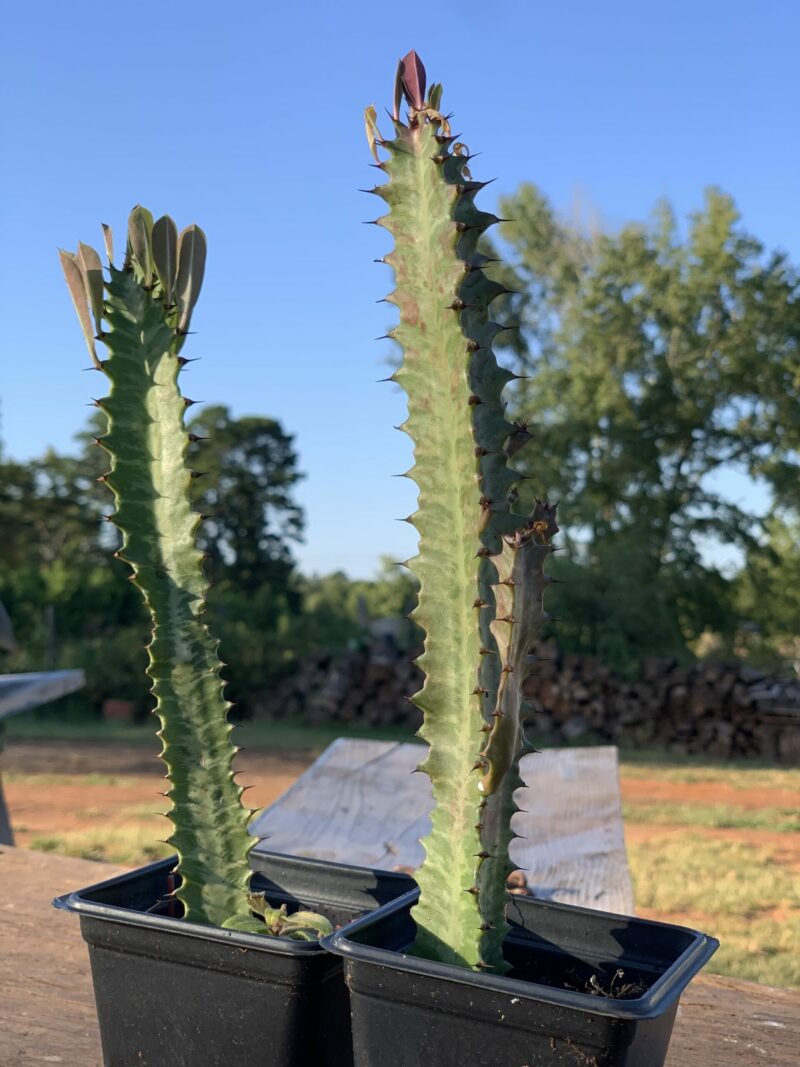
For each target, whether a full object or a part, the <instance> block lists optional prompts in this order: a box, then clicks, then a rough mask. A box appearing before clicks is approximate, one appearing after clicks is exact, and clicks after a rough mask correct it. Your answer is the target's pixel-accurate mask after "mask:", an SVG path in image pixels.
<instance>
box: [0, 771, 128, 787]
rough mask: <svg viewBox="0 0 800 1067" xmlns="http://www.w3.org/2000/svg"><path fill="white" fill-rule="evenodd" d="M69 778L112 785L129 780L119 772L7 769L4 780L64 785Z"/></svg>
mask: <svg viewBox="0 0 800 1067" xmlns="http://www.w3.org/2000/svg"><path fill="white" fill-rule="evenodd" d="M65 778H68V779H69V784H70V785H78V786H81V785H112V786H124V785H127V784H128V783H127V781H126V779H125V777H124V776H120V775H118V774H95V773H91V774H69V772H65V773H64V774H56V773H52V772H51V773H50V774H35V773H28V772H22V771H5V772H4V773H3V781H4V782H6V783H12V784H14V785H37V786H48V785H64V779H65Z"/></svg>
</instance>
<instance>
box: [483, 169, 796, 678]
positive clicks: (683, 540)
mask: <svg viewBox="0 0 800 1067" xmlns="http://www.w3.org/2000/svg"><path fill="white" fill-rule="evenodd" d="M501 213H502V214H503V215H504V216H507V217H509V218H511V219H514V220H515V221H514V222H513V223H506V224H504V226H503V227H502V231H501V233H502V239H503V240H504V241H505V242H507V244H508V246H509V249H510V252H511V261H512V264H513V266H512V268H511V270H510V271H508V272H507V275H506V277H507V278H508V279H510V280H508V285H509V288H511V289H516V290H518V294H517V295H514V296H511V297H509V298H507V304H508V307H507V311H509V312H510V314H511V315H512V316H513V317H514V318H515V319H516V321H517V323H518V325H519V327H520V329H519V333H518V335H517V337H516V340H515V341H514V342H513V344H512V345H511V349H512V351H513V352H514V354H515V356H516V359H517V362H518V364H519V366H520V369H521V372H522V373H524V374H527V375H530V377H529V378H528V379H527V380H525V381H524V382H522V383H520V384H521V388H520V389H519V390H518V393H517V401H518V404H519V410H520V412H521V413H524V414H525V415H527V416H528V418H529V421H530V428H531V430H532V432H533V433H534V435H535V441H534V443H533V444H532V445H531V446H530V447H529V450H528V451H527V453H526V455H525V460H524V462H525V465H526V470H527V472H528V473H529V474H530V475H531V482H530V485H531V486H533V487H534V489H535V491H536V492H538V493H539V494H545V493H546V494H548V495H550V496H553V497H555V498H557V499H559V500H560V501H561V504H560V508H559V517H560V519H561V524H562V527H563V528H564V530H565V537H566V544H567V546H568V556H569V560H568V561H567V562H562V563H561V564H560V572H561V576H562V577H564V578H565V579H567V580H568V584H565V585H563V586H560V587H559V588H558V591H557V593H556V595H555V597H554V600H553V601H551V603H552V602H555V603H556V604H557V607H556V609H555V610H556V613H557V614H558V615H560V616H561V617H562V622H561V624H560V625H559V629H558V633H559V636H560V638H561V639H562V641H564V642H565V643H567V644H571V645H572V646H573V647H576V648H579V649H585V650H591V651H593V652H599V653H600V654H602V655H605V656H607V657H608V658H611V659H612V661H614V662H615V663H616V664H617V665H621V666H628V667H630V666H631V665H632V664H633V663H635V662H636V661H637V660H638V659H639V658H640V657H641V655H643V654H646V653H649V652H676V653H685V652H686V649H687V647H688V646H689V645H690V644H691V642H692V641H693V640H694V639H696V637H697V636H698V635H699V634H700V633H701V632H702V631H703V630H704V629H707V628H709V627H710V628H712V629H715V630H718V631H721V632H725V633H730V632H731V631H732V629H733V628H735V626H736V623H737V614H736V610H735V603H734V597H733V590H732V586H731V583H730V582H729V581H728V580H727V579H726V576H725V575H724V574H723V573H722V571H721V568H720V567H719V566H717V565H715V564H714V563H713V562H712V560H713V556H714V553H713V547H714V546H715V545H719V544H725V545H733V546H737V547H738V548H739V549H741V550H742V551H743V552H744V553H747V555H748V558H750V559H752V558H754V556H756V555H757V554H758V552H759V546H760V544H761V543H762V541H763V537H764V533H765V530H764V524H763V521H762V518H761V514H760V510H761V509H759V508H758V507H757V506H756V501H755V499H754V498H757V497H758V496H759V493H757V492H755V491H754V492H753V494H752V495H751V498H749V499H745V500H743V501H736V500H735V499H734V498H733V497H732V496H731V494H730V493H729V492H726V491H725V478H724V475H725V473H726V472H730V471H737V472H740V473H744V474H746V475H747V476H749V477H750V478H752V479H754V480H756V481H757V482H758V483H759V484H760V486H762V487H765V488H767V489H768V490H769V493H770V494H771V498H772V500H774V501H776V502H778V503H779V504H780V505H782V506H783V507H785V508H795V509H796V508H797V507H798V505H800V482H799V481H798V449H799V448H800V405H798V392H799V391H800V352H799V351H798V349H799V348H800V282H799V281H798V276H797V272H796V270H795V269H794V267H793V266H792V265H791V264H790V263H789V262H788V260H787V258H786V256H785V255H783V254H782V253H780V252H771V253H770V252H767V251H766V250H765V249H764V247H763V246H762V245H761V243H760V242H759V241H757V240H756V239H755V238H753V237H752V236H750V235H748V234H747V233H746V232H745V231H744V230H743V229H742V227H741V225H740V221H739V217H738V215H737V212H736V208H735V206H734V203H733V201H732V200H731V198H730V197H728V196H726V195H725V194H723V193H721V192H719V191H718V190H715V189H712V190H709V191H708V192H707V194H706V197H705V202H704V205H703V208H702V209H701V210H700V211H698V212H697V213H696V214H695V215H693V216H692V217H691V219H690V220H689V225H688V227H687V229H686V232H685V233H684V232H682V231H681V229H680V227H679V226H678V223H677V221H676V219H675V217H674V215H673V213H672V211H671V210H670V208H669V207H668V206H667V205H666V204H661V205H660V206H659V207H658V209H657V210H656V212H655V214H654V217H653V219H652V220H651V221H650V222H649V223H647V224H629V225H626V226H624V227H623V228H622V229H620V230H619V231H618V232H615V233H610V232H608V233H605V232H591V231H587V230H586V229H584V228H581V227H579V226H576V225H573V224H571V223H569V222H565V221H563V220H561V219H559V218H558V217H557V216H556V214H555V212H554V211H553V209H552V207H551V206H550V204H549V203H548V202H547V201H546V199H545V198H544V196H543V195H542V194H541V193H540V192H539V191H538V190H537V189H536V188H535V187H534V186H532V185H524V186H522V187H521V188H520V189H519V190H518V192H517V193H516V194H515V195H514V196H512V197H509V198H507V199H505V200H504V201H503V202H502V204H501ZM760 495H761V496H762V497H763V492H761V494H760Z"/></svg>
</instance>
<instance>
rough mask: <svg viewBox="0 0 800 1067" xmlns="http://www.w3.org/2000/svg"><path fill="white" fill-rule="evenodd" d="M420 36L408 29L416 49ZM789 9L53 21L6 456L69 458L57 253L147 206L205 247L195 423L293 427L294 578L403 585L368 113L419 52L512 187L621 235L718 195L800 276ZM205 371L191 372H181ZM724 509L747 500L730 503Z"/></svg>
mask: <svg viewBox="0 0 800 1067" xmlns="http://www.w3.org/2000/svg"><path fill="white" fill-rule="evenodd" d="M415 26H416V27H417V28H413V27H415ZM799 37H800V4H797V3H796V0H765V2H764V3H762V4H758V5H755V4H752V3H751V2H745V0H725V2H721V0H694V2H692V3H688V2H685V0H672V2H671V3H669V4H660V5H655V4H652V3H645V2H644V0H640V2H633V0H608V2H607V3H605V4H597V3H596V2H590V0H572V2H565V3H562V4H554V3H552V2H543V0H527V2H506V3H503V4H494V5H479V4H478V3H476V2H475V0H457V2H456V0H453V2H443V3H437V2H435V0H433V2H432V3H429V4H428V5H427V6H425V7H423V8H419V7H416V6H411V5H409V6H403V5H400V4H393V5H389V4H381V5H371V4H369V5H368V4H366V3H355V2H348V0H340V2H338V3H336V4H332V3H320V2H309V3H294V4H280V5H278V4H275V3H270V2H269V0H267V2H266V3H265V2H264V0H261V2H260V3H253V2H246V3H233V4H228V5H224V6H220V5H209V4H200V3H197V2H196V0H195V2H193V3H187V2H180V3H167V2H163V3H160V4H157V5H153V4H151V5H145V4H141V5H139V6H138V7H132V6H131V5H114V4H110V3H107V4H105V5H100V4H98V3H94V2H91V0H89V2H83V3H80V4H72V5H68V4H62V3H56V2H54V0H49V2H46V3H42V2H36V0H31V2H29V3H26V4H19V5H13V6H12V5H7V6H6V8H5V13H4V15H3V21H2V25H1V26H0V78H1V79H2V108H0V114H1V115H2V117H0V144H2V154H3V157H4V159H3V165H2V168H1V169H0V185H1V186H2V196H1V197H0V227H1V229H0V232H2V236H3V254H2V256H1V257H0V439H1V440H2V441H3V443H4V448H5V451H6V453H7V454H10V455H12V456H14V457H16V458H20V459H24V458H26V457H30V456H34V455H36V454H39V453H41V452H42V451H43V450H44V448H46V447H47V446H48V445H52V446H54V447H56V448H58V449H67V448H70V447H72V444H71V439H72V437H73V435H74V434H75V433H76V432H78V431H79V430H80V429H81V428H82V426H83V425H84V422H85V418H86V415H87V409H86V408H85V407H84V406H83V405H84V404H85V403H86V402H87V401H88V399H89V397H90V396H91V395H92V392H93V390H95V389H96V388H97V384H96V382H95V380H94V377H93V376H92V375H91V374H86V373H83V371H82V368H83V367H84V366H85V364H86V362H87V360H86V352H85V349H84V346H83V341H82V339H81V336H80V332H79V329H78V326H77V322H76V321H75V318H74V314H73V312H72V309H71V307H70V304H69V298H68V295H67V292H66V289H65V286H64V283H63V280H62V276H61V271H60V268H59V265H58V261H57V256H56V249H57V247H59V246H61V247H67V248H74V247H75V245H76V243H77V241H78V240H79V239H80V240H84V241H88V242H90V243H95V244H96V245H98V244H99V242H100V236H99V234H100V230H99V224H100V222H108V223H111V224H112V225H113V226H114V227H115V229H116V230H117V231H118V245H119V244H120V242H121V238H122V233H123V232H124V231H123V228H124V223H125V219H126V217H127V213H128V211H129V209H130V208H131V207H132V206H133V204H135V203H137V202H141V203H143V204H145V205H146V206H148V207H149V208H151V210H153V211H154V212H155V213H157V214H161V213H164V212H167V213H169V214H172V215H173V217H175V219H176V220H177V222H178V223H179V225H181V226H183V225H186V224H187V223H189V222H197V223H199V224H200V225H201V226H203V228H204V229H205V230H206V232H207V234H208V239H209V265H208V271H207V274H206V282H205V286H204V290H203V294H202V296H201V300H200V304H199V306H198V309H197V311H196V313H195V317H194V320H193V327H194V328H195V329H196V330H197V331H198V333H197V335H196V336H195V337H193V338H192V339H191V342H190V345H187V348H186V350H185V353H186V354H187V355H193V356H199V357H201V361H200V362H199V363H195V364H193V365H192V368H191V371H190V374H189V375H187V377H186V379H185V388H186V392H187V393H188V394H189V395H190V396H192V397H193V398H197V399H199V400H204V401H208V402H215V403H225V404H228V405H229V406H230V407H231V408H232V410H233V412H234V413H235V414H238V415H241V414H248V413H263V414H269V415H273V416H276V417H278V418H279V419H280V420H281V421H282V422H283V424H284V426H285V427H286V428H287V429H288V430H289V431H290V432H292V433H294V434H295V435H296V441H297V446H298V449H299V453H300V459H301V466H302V469H303V470H304V472H305V474H306V479H305V481H304V482H303V485H302V489H301V491H300V494H299V495H300V498H301V501H302V503H303V505H304V507H305V508H306V513H307V533H306V543H305V545H303V546H301V547H300V548H299V549H298V556H299V558H300V561H301V564H302V566H303V568H304V569H306V570H309V571H313V570H316V571H328V570H332V569H335V568H337V567H340V568H343V569H345V570H347V571H348V572H349V573H350V574H352V575H368V574H371V573H372V572H373V571H374V569H375V565H376V561H377V558H378V556H379V555H381V554H382V553H386V554H389V555H391V556H393V557H394V558H397V559H403V558H405V557H406V556H407V555H409V553H410V552H412V551H413V544H414V541H413V536H414V535H413V530H411V528H410V527H408V526H407V525H405V524H403V523H398V522H396V521H394V520H395V518H396V517H397V516H401V515H407V514H408V513H409V511H411V510H413V503H414V498H413V487H412V486H411V484H410V483H408V482H406V481H405V480H403V479H394V478H391V477H390V475H392V474H394V473H396V472H399V471H402V470H405V469H406V468H407V467H408V465H409V458H410V457H409V448H410V445H409V442H408V440H407V439H406V438H405V437H404V436H403V435H401V434H398V433H395V432H394V431H393V430H392V428H391V427H392V425H393V424H396V423H398V422H400V421H401V420H402V415H403V401H402V397H401V395H400V394H399V393H398V392H396V391H395V390H394V387H393V386H389V385H378V384H376V379H378V378H381V377H383V376H384V375H385V373H386V371H385V360H386V357H387V355H388V349H387V348H386V347H385V346H386V344H387V342H379V343H375V342H374V341H373V340H372V338H374V337H376V336H378V335H379V334H382V333H384V332H385V330H386V327H387V326H389V325H391V322H392V318H391V309H390V308H388V307H387V305H385V304H379V303H376V301H377V300H378V299H379V298H380V297H381V296H383V294H384V292H385V290H386V288H387V284H388V281H389V277H388V271H387V269H386V268H385V267H380V266H376V265H375V264H373V262H372V261H373V259H374V258H375V257H377V256H380V255H382V254H383V252H384V251H386V249H387V247H388V244H387V242H388V235H387V234H385V233H384V232H383V231H381V230H378V229H376V228H375V227H370V226H361V225H360V221H361V220H363V219H366V218H369V217H371V216H374V214H375V206H374V203H372V202H370V199H371V198H367V197H365V196H363V195H361V194H359V193H358V192H357V189H358V188H359V187H363V186H365V185H368V184H370V183H371V181H372V179H373V177H374V174H375V172H374V171H371V170H370V169H369V167H368V163H369V161H370V157H369V153H368V151H367V147H366V143H365V140H364V133H363V120H362V114H363V108H364V106H365V105H366V104H369V103H375V104H377V105H378V106H379V108H380V107H383V106H389V105H390V102H391V92H392V82H393V76H394V68H395V64H396V61H397V58H398V57H399V56H400V55H402V54H404V53H405V52H406V51H407V50H408V49H409V48H412V47H413V48H416V49H417V51H418V52H419V53H420V54H421V56H422V58H423V59H424V61H425V63H426V66H427V68H428V74H429V79H430V80H438V81H442V82H443V83H444V87H445V96H444V103H445V105H446V107H447V108H448V109H452V110H454V111H455V125H456V128H457V129H458V130H459V131H461V132H462V133H463V136H464V139H465V140H466V142H467V143H468V144H469V146H470V148H471V149H472V150H473V151H481V152H482V153H483V154H482V156H481V158H480V159H479V160H477V161H476V164H475V166H474V167H473V170H474V172H475V174H476V177H495V176H496V177H497V178H498V181H497V182H496V184H495V185H494V186H492V189H491V191H490V190H487V192H486V193H484V194H483V204H484V206H486V207H488V208H491V207H492V205H493V202H494V198H495V197H496V196H498V195H501V194H503V193H504V192H510V191H512V190H513V189H514V188H515V186H516V185H517V184H518V183H519V182H521V181H523V180H533V181H535V182H537V183H538V184H539V185H540V186H541V187H542V188H543V189H544V191H545V192H546V193H547V195H549V196H550V198H551V199H552V200H553V202H554V203H555V204H556V206H557V207H558V208H559V209H561V210H563V211H565V212H568V211H571V210H572V209H573V205H574V204H575V203H576V202H580V203H584V204H591V205H592V206H593V208H594V209H595V210H596V211H597V212H598V213H599V215H600V217H601V218H602V220H603V221H604V222H605V224H606V225H608V226H612V227H613V226H617V225H619V224H621V223H622V222H624V221H626V220H628V219H632V218H643V217H645V216H646V215H647V214H648V213H649V211H650V210H651V208H652V206H653V204H654V202H655V201H656V200H657V199H658V198H659V197H662V196H666V197H668V198H669V199H670V200H671V201H672V202H673V204H674V205H675V207H676V209H677V210H678V212H679V213H681V214H685V213H687V212H689V211H691V210H694V209H695V208H697V207H698V206H699V205H700V203H701V197H702V190H703V188H704V187H705V186H707V185H709V184H718V185H720V186H722V187H723V188H724V189H726V190H727V191H728V192H730V193H732V194H733V196H734V197H735V199H736V201H737V203H738V205H739V208H740V211H741V213H742V215H743V219H744V224H745V225H746V227H747V228H748V229H749V230H750V231H751V232H753V233H754V234H756V235H757V236H758V237H759V238H760V239H761V240H762V241H764V242H765V244H766V245H767V246H768V247H781V248H784V249H786V250H788V251H789V252H790V254H791V255H792V256H793V257H794V258H795V259H798V258H800V236H798V228H797V217H798V216H797V210H798V209H797V202H798V193H799V192H800V146H799V144H798V136H797V132H798V119H797V82H796V45H797V40H798V38H799ZM190 348H191V351H190ZM732 484H733V483H732Z"/></svg>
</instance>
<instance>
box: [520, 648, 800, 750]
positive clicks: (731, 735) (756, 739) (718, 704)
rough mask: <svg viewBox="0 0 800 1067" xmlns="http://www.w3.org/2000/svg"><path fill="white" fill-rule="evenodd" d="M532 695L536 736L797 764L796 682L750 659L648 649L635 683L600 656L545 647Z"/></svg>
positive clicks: (799, 705)
mask: <svg viewBox="0 0 800 1067" xmlns="http://www.w3.org/2000/svg"><path fill="white" fill-rule="evenodd" d="M526 693H527V696H528V700H529V701H530V705H531V710H530V717H529V723H530V732H531V733H532V734H534V735H536V736H539V737H551V736H553V737H555V738H557V739H561V740H564V741H573V740H576V739H578V738H581V737H586V739H587V740H588V739H590V738H591V737H592V736H599V737H602V738H606V739H608V740H610V741H614V742H615V743H616V744H619V745H620V746H622V747H627V748H653V747H657V748H668V749H671V750H672V751H675V752H685V753H704V754H705V755H708V756H714V757H719V758H729V757H733V756H744V757H760V758H763V759H768V760H779V761H780V762H784V763H797V762H800V685H798V683H797V682H779V681H775V680H769V679H767V678H766V677H765V675H764V674H763V673H762V672H760V671H757V670H755V669H753V668H752V667H748V666H746V665H744V664H723V663H718V662H713V661H703V662H700V663H697V664H695V665H693V666H692V667H684V666H680V665H679V664H678V663H677V662H676V661H675V660H673V659H667V658H660V657H651V658H648V659H646V660H645V661H644V663H643V664H642V670H641V672H640V675H639V677H638V678H637V679H636V680H630V681H629V680H626V679H624V678H621V677H620V676H619V675H616V674H614V673H613V672H612V671H611V670H610V669H609V668H608V667H607V666H605V665H604V664H602V663H600V661H599V660H597V659H595V658H594V657H591V656H577V655H572V654H568V653H559V652H558V651H557V650H556V649H555V648H553V647H552V646H542V647H540V648H539V649H537V655H536V665H535V668H534V672H533V674H532V676H531V677H530V679H529V680H528V682H527V685H526Z"/></svg>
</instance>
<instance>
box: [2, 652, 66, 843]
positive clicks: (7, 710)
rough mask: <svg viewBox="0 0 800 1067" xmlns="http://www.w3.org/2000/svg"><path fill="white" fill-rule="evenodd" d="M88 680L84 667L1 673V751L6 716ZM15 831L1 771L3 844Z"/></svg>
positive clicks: (35, 706)
mask: <svg viewBox="0 0 800 1067" xmlns="http://www.w3.org/2000/svg"><path fill="white" fill-rule="evenodd" d="M85 684H86V678H85V676H84V673H83V671H79V670H78V671H39V672H36V673H31V674H0V752H2V751H3V734H4V731H5V724H4V721H3V720H4V719H8V718H10V717H11V716H12V715H18V714H19V713H20V712H21V711H30V709H31V708H38V707H40V706H41V705H42V704H48V703H49V702H50V701H51V700H56V699H57V698H58V697H63V696H65V695H66V694H67V693H74V692H75V690H76V689H81V688H82V687H83V686H84V685H85ZM13 844H14V832H13V830H12V829H11V819H10V817H9V814H8V808H7V807H6V799H5V795H4V793H3V778H2V775H0V845H13Z"/></svg>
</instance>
